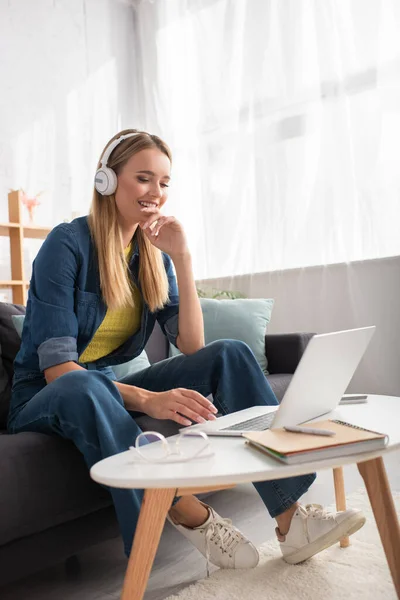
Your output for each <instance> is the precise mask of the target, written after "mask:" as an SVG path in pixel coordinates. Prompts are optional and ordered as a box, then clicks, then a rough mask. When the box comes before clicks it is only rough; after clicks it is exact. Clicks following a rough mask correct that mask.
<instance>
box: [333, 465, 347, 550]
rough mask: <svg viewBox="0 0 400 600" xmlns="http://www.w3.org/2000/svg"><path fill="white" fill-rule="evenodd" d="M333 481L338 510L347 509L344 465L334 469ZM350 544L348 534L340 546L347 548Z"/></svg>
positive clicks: (342, 539)
mask: <svg viewBox="0 0 400 600" xmlns="http://www.w3.org/2000/svg"><path fill="white" fill-rule="evenodd" d="M333 481H334V484H335V497H336V510H338V511H339V510H346V493H345V491H344V475H343V467H337V468H336V469H333ZM348 546H350V540H349V536H348V535H346V536H345V537H342V538H341V540H340V547H341V548H347V547H348Z"/></svg>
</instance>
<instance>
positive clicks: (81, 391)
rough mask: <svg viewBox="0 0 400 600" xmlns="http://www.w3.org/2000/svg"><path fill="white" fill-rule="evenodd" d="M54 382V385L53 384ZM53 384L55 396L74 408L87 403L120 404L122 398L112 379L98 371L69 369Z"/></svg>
mask: <svg viewBox="0 0 400 600" xmlns="http://www.w3.org/2000/svg"><path fill="white" fill-rule="evenodd" d="M54 384H56V385H54ZM51 385H54V392H55V396H57V397H58V398H60V397H61V398H62V399H63V400H65V401H66V402H67V403H68V404H69V405H70V406H71V407H73V408H74V409H78V410H79V408H83V407H85V406H87V405H88V404H97V403H100V404H101V405H102V406H104V405H106V404H115V403H116V402H117V403H119V404H122V398H121V396H120V394H119V392H118V390H117V388H116V387H115V386H114V384H113V383H112V381H111V380H110V379H109V378H108V377H107V376H106V375H104V374H103V373H100V372H99V371H87V370H86V369H84V370H76V371H69V372H68V373H64V375H61V376H60V377H58V378H57V379H56V380H55V381H54V382H52V384H51Z"/></svg>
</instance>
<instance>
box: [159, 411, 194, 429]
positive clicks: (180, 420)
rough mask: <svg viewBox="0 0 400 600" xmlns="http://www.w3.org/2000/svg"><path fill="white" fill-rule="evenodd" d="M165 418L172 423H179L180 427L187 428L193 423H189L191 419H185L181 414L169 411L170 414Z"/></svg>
mask: <svg viewBox="0 0 400 600" xmlns="http://www.w3.org/2000/svg"><path fill="white" fill-rule="evenodd" d="M165 418H166V419H170V420H171V421H175V422H176V423H179V425H183V426H184V427H187V426H188V425H191V424H192V421H189V419H185V417H182V416H181V415H180V414H179V413H177V412H174V411H173V410H170V411H168V414H167V416H166V417H165Z"/></svg>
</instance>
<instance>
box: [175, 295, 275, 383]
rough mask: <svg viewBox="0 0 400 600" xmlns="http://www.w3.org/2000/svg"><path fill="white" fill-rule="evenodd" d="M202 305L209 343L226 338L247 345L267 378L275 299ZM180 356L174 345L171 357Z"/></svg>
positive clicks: (204, 300) (206, 300)
mask: <svg viewBox="0 0 400 600" xmlns="http://www.w3.org/2000/svg"><path fill="white" fill-rule="evenodd" d="M200 304H201V309H202V311H203V319H204V337H205V343H206V344H210V343H211V342H215V341H217V340H226V339H231V340H240V341H242V342H245V343H246V344H247V345H248V346H249V347H250V348H251V350H252V351H253V354H254V356H255V357H256V359H257V362H258V364H259V365H260V367H261V369H262V370H263V371H264V373H265V374H266V375H267V374H268V371H267V358H266V356H265V333H266V329H267V325H268V323H269V322H270V320H271V312H272V308H273V306H274V301H273V299H272V298H268V299H264V298H254V299H253V298H237V299H235V300H214V299H211V298H200ZM178 354H180V351H179V350H178V348H175V346H173V345H172V344H170V356H176V355H178Z"/></svg>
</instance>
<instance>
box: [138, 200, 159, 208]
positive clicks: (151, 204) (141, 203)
mask: <svg viewBox="0 0 400 600" xmlns="http://www.w3.org/2000/svg"><path fill="white" fill-rule="evenodd" d="M138 203H139V204H140V206H145V207H146V208H152V207H153V206H157V204H156V203H155V202H143V200H138Z"/></svg>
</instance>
